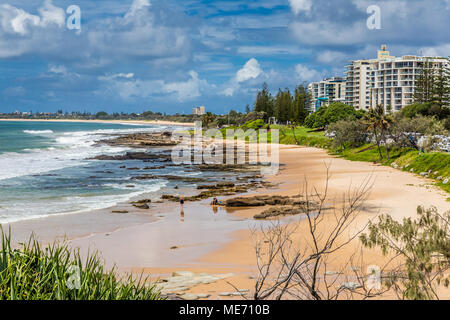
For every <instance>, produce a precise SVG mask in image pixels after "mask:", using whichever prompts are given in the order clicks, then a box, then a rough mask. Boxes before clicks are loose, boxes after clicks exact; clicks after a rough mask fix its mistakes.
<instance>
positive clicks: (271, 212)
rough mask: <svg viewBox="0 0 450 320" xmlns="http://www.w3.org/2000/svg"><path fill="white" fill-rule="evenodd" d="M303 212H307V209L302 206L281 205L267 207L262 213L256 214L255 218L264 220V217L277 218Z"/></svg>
mask: <svg viewBox="0 0 450 320" xmlns="http://www.w3.org/2000/svg"><path fill="white" fill-rule="evenodd" d="M302 213H305V210H304V209H303V208H302V207H298V206H297V207H296V206H284V207H283V206H281V207H275V208H270V209H267V210H265V211H263V212H262V213H260V214H257V215H255V216H254V217H253V218H255V219H257V220H262V219H269V218H276V217H279V216H295V215H298V214H302Z"/></svg>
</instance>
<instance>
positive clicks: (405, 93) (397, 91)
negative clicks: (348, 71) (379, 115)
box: [371, 56, 449, 111]
mask: <svg viewBox="0 0 450 320" xmlns="http://www.w3.org/2000/svg"><path fill="white" fill-rule="evenodd" d="M426 62H427V63H431V64H432V66H433V68H435V69H436V70H442V69H443V68H448V67H449V65H448V61H447V60H446V59H443V58H436V57H417V56H403V57H400V58H391V59H387V60H381V61H380V60H379V61H374V62H373V63H372V67H371V75H372V77H371V106H372V107H376V106H377V105H379V104H381V105H383V107H384V109H385V110H386V111H387V110H388V109H390V110H391V111H399V110H401V109H402V108H404V107H405V106H408V105H410V104H412V103H414V88H415V82H416V80H417V79H418V77H419V75H420V72H421V70H422V67H423V65H424V63H426Z"/></svg>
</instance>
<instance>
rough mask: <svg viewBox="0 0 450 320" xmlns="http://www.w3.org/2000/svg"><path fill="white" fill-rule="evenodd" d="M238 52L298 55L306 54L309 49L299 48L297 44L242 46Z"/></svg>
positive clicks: (260, 54) (246, 53)
mask: <svg viewBox="0 0 450 320" xmlns="http://www.w3.org/2000/svg"><path fill="white" fill-rule="evenodd" d="M237 52H238V53H239V54H245V55H259V56H262V55H267V56H271V55H298V54H304V53H306V52H307V50H304V49H299V48H298V47H297V46H277V45H272V46H242V47H239V48H238V50H237Z"/></svg>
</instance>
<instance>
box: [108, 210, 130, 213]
mask: <svg viewBox="0 0 450 320" xmlns="http://www.w3.org/2000/svg"><path fill="white" fill-rule="evenodd" d="M112 213H128V211H127V210H114V211H113V212H112Z"/></svg>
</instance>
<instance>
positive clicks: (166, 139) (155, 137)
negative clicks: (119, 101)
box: [98, 132, 178, 148]
mask: <svg viewBox="0 0 450 320" xmlns="http://www.w3.org/2000/svg"><path fill="white" fill-rule="evenodd" d="M98 143H102V144H107V145H110V146H121V147H130V148H145V147H171V146H175V145H177V144H178V142H176V141H172V133H171V132H152V133H146V132H144V133H134V134H127V135H121V136H118V137H117V138H114V139H108V140H101V141H99V142H98Z"/></svg>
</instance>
